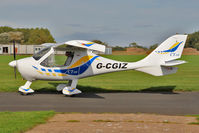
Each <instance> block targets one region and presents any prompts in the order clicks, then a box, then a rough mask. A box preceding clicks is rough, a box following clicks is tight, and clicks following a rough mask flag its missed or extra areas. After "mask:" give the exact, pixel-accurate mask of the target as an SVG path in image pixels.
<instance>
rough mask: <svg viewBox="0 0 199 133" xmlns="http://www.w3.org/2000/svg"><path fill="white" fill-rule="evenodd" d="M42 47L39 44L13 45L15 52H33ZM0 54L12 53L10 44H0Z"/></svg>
mask: <svg viewBox="0 0 199 133" xmlns="http://www.w3.org/2000/svg"><path fill="white" fill-rule="evenodd" d="M42 48H43V46H41V45H20V44H16V45H15V51H16V53H17V54H34V53H36V52H38V51H40V50H41V49H42ZM0 54H13V45H12V44H0Z"/></svg>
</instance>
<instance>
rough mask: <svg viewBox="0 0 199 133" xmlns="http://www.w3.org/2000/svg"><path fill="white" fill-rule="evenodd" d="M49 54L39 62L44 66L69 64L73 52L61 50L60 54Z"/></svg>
mask: <svg viewBox="0 0 199 133" xmlns="http://www.w3.org/2000/svg"><path fill="white" fill-rule="evenodd" d="M55 53H56V52H55ZM55 53H53V54H51V55H50V56H48V57H47V58H46V59H45V60H44V61H42V62H41V65H42V66H45V67H61V66H69V65H70V64H71V62H72V60H73V56H74V52H65V55H64V52H62V54H55Z"/></svg>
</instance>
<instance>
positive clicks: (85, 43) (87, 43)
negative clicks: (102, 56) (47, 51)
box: [42, 40, 105, 53]
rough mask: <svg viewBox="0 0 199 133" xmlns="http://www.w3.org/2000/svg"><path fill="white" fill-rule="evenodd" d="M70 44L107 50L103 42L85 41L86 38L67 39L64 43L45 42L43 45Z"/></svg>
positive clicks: (102, 50)
mask: <svg viewBox="0 0 199 133" xmlns="http://www.w3.org/2000/svg"><path fill="white" fill-rule="evenodd" d="M64 44H66V45H70V46H73V47H79V48H85V49H90V50H96V51H100V52H103V53H104V52H105V46H104V45H101V44H97V43H94V42H90V41H85V40H72V41H67V42H64V43H44V44H42V46H45V47H58V46H60V45H64Z"/></svg>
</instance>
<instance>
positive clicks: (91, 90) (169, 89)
mask: <svg viewBox="0 0 199 133" xmlns="http://www.w3.org/2000/svg"><path fill="white" fill-rule="evenodd" d="M48 83H49V84H50V85H52V86H53V89H52V88H41V89H39V90H36V91H35V93H36V94H60V95H62V92H58V91H57V90H56V89H55V88H56V86H57V85H59V84H60V83H55V82H48ZM175 87H176V86H155V87H149V88H144V89H141V90H107V89H105V88H100V87H93V86H82V85H78V86H77V88H78V89H79V90H81V91H82V92H83V93H81V94H78V95H76V96H75V97H79V98H103V97H101V96H99V95H97V94H100V93H127V92H128V93H154V94H157V93H159V94H178V93H177V92H174V89H175Z"/></svg>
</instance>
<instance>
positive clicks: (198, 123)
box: [189, 115, 199, 125]
mask: <svg viewBox="0 0 199 133" xmlns="http://www.w3.org/2000/svg"><path fill="white" fill-rule="evenodd" d="M191 116H195V117H196V119H197V120H198V122H191V123H189V124H193V125H199V115H191Z"/></svg>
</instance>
